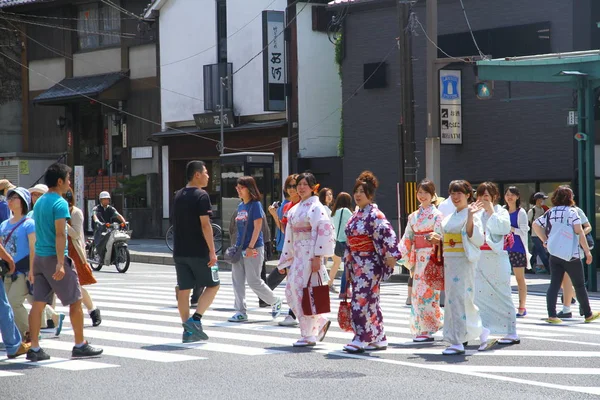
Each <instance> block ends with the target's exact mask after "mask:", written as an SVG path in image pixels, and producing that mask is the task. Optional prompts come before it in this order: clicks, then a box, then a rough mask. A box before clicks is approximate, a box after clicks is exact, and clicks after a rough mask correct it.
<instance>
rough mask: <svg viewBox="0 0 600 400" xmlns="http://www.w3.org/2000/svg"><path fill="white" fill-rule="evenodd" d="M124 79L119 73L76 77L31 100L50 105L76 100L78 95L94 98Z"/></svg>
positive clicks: (64, 80)
mask: <svg viewBox="0 0 600 400" xmlns="http://www.w3.org/2000/svg"><path fill="white" fill-rule="evenodd" d="M125 78H126V76H124V75H123V74H122V73H120V72H112V73H109V74H100V75H92V76H78V77H76V78H67V79H63V80H62V81H60V83H58V84H56V85H54V86H52V87H51V88H50V89H48V90H46V91H45V92H44V93H42V94H40V95H39V96H37V97H36V98H35V99H33V102H34V103H50V102H56V101H61V100H69V99H77V98H79V97H80V95H85V96H88V97H95V96H98V95H99V94H100V93H102V92H104V91H105V90H107V89H109V88H110V87H112V86H113V85H115V84H116V83H118V82H119V81H120V80H121V79H125Z"/></svg>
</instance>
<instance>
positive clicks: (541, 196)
mask: <svg viewBox="0 0 600 400" xmlns="http://www.w3.org/2000/svg"><path fill="white" fill-rule="evenodd" d="M547 198H548V196H547V195H546V193H544V192H537V193H535V194H534V195H533V196H531V199H529V204H531V205H532V206H533V207H531V208H530V209H529V211H528V212H527V219H528V220H529V224H530V225H531V224H533V221H535V220H536V219H538V218H539V217H541V216H542V215H544V214H545V213H546V211H548V207H547V206H546V205H544V200H546V199H547ZM531 241H532V242H533V252H532V254H531V266H532V267H533V268H534V269H535V273H536V274H539V273H545V272H548V271H549V269H548V252H547V251H546V249H545V248H544V244H543V243H542V241H541V240H540V238H539V237H538V236H537V234H536V233H535V231H534V230H532V231H531ZM538 257H539V258H540V260H541V261H542V264H543V265H544V268H543V269H542V268H540V267H538V266H537V258H538Z"/></svg>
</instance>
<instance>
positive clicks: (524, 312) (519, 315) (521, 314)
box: [517, 308, 527, 318]
mask: <svg viewBox="0 0 600 400" xmlns="http://www.w3.org/2000/svg"><path fill="white" fill-rule="evenodd" d="M521 310H523V312H521ZM526 315H527V309H526V308H519V310H518V311H517V318H523V317H524V316H526Z"/></svg>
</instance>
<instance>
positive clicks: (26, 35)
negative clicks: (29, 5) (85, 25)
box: [0, 15, 204, 103]
mask: <svg viewBox="0 0 600 400" xmlns="http://www.w3.org/2000/svg"><path fill="white" fill-rule="evenodd" d="M0 19H5V18H4V17H3V16H2V15H0ZM5 20H6V19H5ZM6 21H7V22H8V23H9V24H10V25H11V26H13V27H14V28H15V29H17V31H18V32H21V33H22V34H23V35H25V37H27V38H28V39H29V40H31V41H32V42H34V43H37V44H38V45H40V46H42V47H43V48H45V49H46V50H49V51H51V52H52V53H54V54H56V55H59V56H61V57H64V58H66V59H69V60H71V61H75V59H74V58H73V57H70V56H68V55H67V54H64V53H62V52H61V51H60V50H57V49H55V48H53V47H51V46H48V45H46V44H44V43H42V42H40V41H38V40H36V39H34V38H32V37H31V36H29V35H28V34H27V33H26V32H23V31H21V30H20V29H19V28H18V27H16V26H15V25H13V24H12V23H11V22H10V21H8V20H6ZM80 61H83V62H84V63H85V64H88V65H92V66H96V65H98V64H93V63H91V62H89V61H86V60H85V59H81V60H80ZM117 73H118V74H119V75H121V76H123V77H125V78H129V75H127V74H124V73H122V72H117ZM140 82H141V84H142V85H145V86H146V87H150V88H156V89H160V90H164V91H166V92H169V93H173V94H177V95H179V96H182V97H187V98H189V99H192V100H197V101H200V102H202V103H204V100H203V99H199V98H197V97H194V96H190V95H187V94H184V93H179V92H176V91H174V90H171V89H167V88H163V87H161V86H158V85H153V84H151V83H147V82H146V81H143V80H140Z"/></svg>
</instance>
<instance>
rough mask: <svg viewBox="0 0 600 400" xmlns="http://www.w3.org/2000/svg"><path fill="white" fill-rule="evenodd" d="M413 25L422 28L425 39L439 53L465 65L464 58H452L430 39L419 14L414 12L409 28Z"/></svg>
mask: <svg viewBox="0 0 600 400" xmlns="http://www.w3.org/2000/svg"><path fill="white" fill-rule="evenodd" d="M413 24H416V25H418V26H419V27H420V28H421V30H422V31H423V34H425V37H426V38H427V40H428V41H429V42H430V43H431V44H433V45H434V46H435V48H436V49H438V50H439V51H440V52H441V53H442V54H444V55H445V56H446V57H448V58H450V59H452V60H456V61H460V62H463V63H464V62H465V60H464V59H463V58H458V57H454V56H451V55H450V54H448V53H446V52H445V51H444V49H442V48H441V47H439V46H438V45H437V43H436V42H434V41H433V40H432V39H431V38H430V37H429V35H428V34H427V31H426V30H425V27H423V24H422V23H421V21H419V17H417V14H416V13H414V12H412V13H411V14H410V17H409V26H411V25H413ZM413 33H415V35H416V34H417V33H416V32H413Z"/></svg>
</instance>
